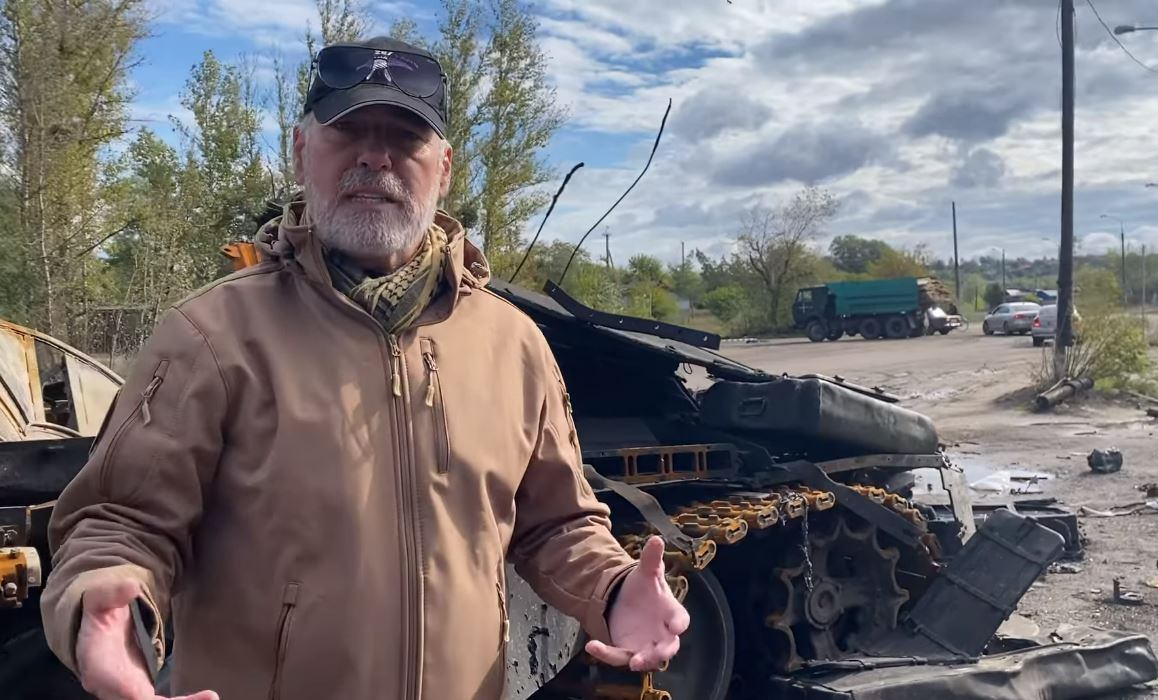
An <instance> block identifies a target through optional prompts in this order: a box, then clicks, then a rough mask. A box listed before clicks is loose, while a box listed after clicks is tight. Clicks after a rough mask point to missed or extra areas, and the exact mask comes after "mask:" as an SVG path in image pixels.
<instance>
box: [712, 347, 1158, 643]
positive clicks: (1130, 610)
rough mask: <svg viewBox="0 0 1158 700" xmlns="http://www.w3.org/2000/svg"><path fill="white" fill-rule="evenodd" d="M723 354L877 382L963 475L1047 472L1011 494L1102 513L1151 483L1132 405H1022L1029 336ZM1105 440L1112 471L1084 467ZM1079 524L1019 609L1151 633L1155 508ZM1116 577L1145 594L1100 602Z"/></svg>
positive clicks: (1146, 429)
mask: <svg viewBox="0 0 1158 700" xmlns="http://www.w3.org/2000/svg"><path fill="white" fill-rule="evenodd" d="M722 352H723V353H724V354H725V355H727V356H730V357H733V358H735V359H737V360H739V361H742V362H744V363H746V364H749V365H752V366H755V367H758V368H760V369H764V370H766V371H771V372H776V373H780V372H787V373H789V374H808V373H818V374H827V375H830V376H832V375H840V376H842V377H844V378H845V379H846V380H847V381H851V382H856V383H858V384H863V385H866V386H870V387H871V386H880V387H882V388H883V389H885V390H887V391H889V392H891V393H893V394H896V395H898V396H900V397H902V399H903V402H902V405H904V406H906V407H908V408H912V409H914V410H917V411H920V412H922V413H925V414H926V415H929V416H930V417H932V418H933V419H934V420H935V421H936V423H937V427H938V430H939V432H940V435H941V438H942V440H943V441H944V442H945V443H946V444H948V445H950V446H951V447H950V449H949V453H950V456H951V457H952V458H953V459H954V461H955V462H957V463H958V464H961V465H962V466H964V467H965V468H966V473H967V476H968V478H969V480H970V481H971V482H973V481H975V480H977V479H978V478H980V477H983V476H984V475H985V474H986V473H987V472H988V471H1001V470H1010V469H1011V470H1015V471H1030V472H1041V473H1044V474H1046V475H1048V476H1049V477H1050V478H1048V479H1047V480H1045V481H1042V482H1039V483H1038V485H1039V486H1040V487H1041V489H1042V491H1043V493H1042V494H1034V495H1033V496H1018V498H1030V497H1031V498H1042V497H1053V498H1056V499H1058V500H1059V501H1060V502H1061V503H1062V504H1064V505H1065V506H1067V507H1069V508H1072V509H1075V510H1076V509H1078V508H1079V507H1081V506H1086V507H1088V508H1092V509H1094V510H1099V511H1105V510H1107V509H1109V508H1111V507H1114V506H1121V505H1125V504H1131V503H1142V502H1144V501H1145V500H1146V494H1145V493H1143V492H1141V491H1139V490H1138V489H1137V486H1139V485H1141V484H1145V483H1154V482H1158V443H1156V441H1155V437H1154V434H1155V431H1156V430H1158V420H1155V419H1151V418H1148V417H1147V416H1146V412H1145V407H1144V406H1143V404H1142V403H1141V402H1139V401H1134V400H1131V401H1111V400H1108V399H1104V398H1100V397H1097V396H1092V397H1087V398H1083V399H1082V400H1078V401H1074V402H1070V403H1067V404H1064V405H1063V406H1060V407H1058V408H1056V409H1054V410H1052V411H1050V412H1048V413H1036V412H1034V411H1032V410H1031V409H1030V403H1031V400H1032V397H1033V395H1034V394H1033V392H1032V391H1029V390H1027V389H1026V387H1028V386H1029V385H1030V383H1031V378H1032V374H1033V372H1034V370H1035V369H1036V368H1038V367H1040V365H1041V363H1042V360H1043V355H1044V353H1043V350H1042V349H1040V348H1035V347H1033V344H1032V342H1031V340H1030V339H1029V338H1028V337H1021V336H1013V337H1002V336H988V337H987V336H984V335H982V334H981V332H980V330H979V328H978V325H977V324H974V327H973V328H972V329H971V330H969V331H967V332H955V333H951V334H949V335H948V336H930V337H923V338H916V339H910V340H904V341H864V340H861V339H859V338H857V339H853V338H844V339H842V340H840V341H838V342H835V343H828V342H826V343H822V344H815V343H810V342H808V341H807V340H803V339H801V340H778V341H769V342H764V343H754V344H725V345H724V347H723V349H722ZM1111 447H1116V448H1118V449H1119V450H1121V452H1122V456H1123V467H1122V470H1121V471H1120V472H1118V473H1113V474H1096V473H1094V472H1092V471H1091V470H1090V468H1089V466H1088V465H1087V461H1086V456H1087V455H1088V454H1089V453H1090V452H1091V451H1092V450H1094V449H1108V448H1111ZM973 495H974V499H975V502H977V503H987V502H993V501H994V499H993V497H992V495H991V494H986V493H983V492H978V491H974V494H973ZM1003 498H1004V499H1008V498H1010V496H1008V495H1005V496H1004V497H1003ZM997 500H1001V498H998V499H997ZM1079 521H1080V526H1081V529H1082V532H1083V534H1084V535H1085V537H1086V538H1087V541H1086V545H1085V558H1084V560H1082V561H1079V562H1076V566H1077V567H1078V568H1079V569H1080V571H1079V572H1078V573H1050V574H1047V575H1045V576H1043V577H1042V579H1041V580H1040V581H1039V582H1038V583H1037V584H1035V585H1034V588H1033V589H1032V590H1031V591H1030V592H1029V593H1028V595H1026V597H1025V598H1024V599H1023V600H1022V603H1021V606H1020V609H1019V611H1018V612H1019V613H1020V614H1022V615H1024V616H1026V617H1028V618H1029V619H1030V620H1032V621H1033V622H1034V623H1036V624H1037V625H1038V626H1039V628H1040V631H1041V632H1043V633H1045V634H1048V633H1049V632H1051V631H1053V630H1054V629H1056V628H1057V627H1058V625H1059V624H1061V623H1071V624H1077V625H1091V626H1096V627H1103V628H1111V629H1121V630H1129V631H1135V632H1140V633H1144V634H1146V635H1148V636H1149V637H1150V638H1151V639H1152V640H1154V641H1155V642H1158V511H1154V510H1149V509H1147V510H1146V511H1145V512H1143V513H1139V514H1135V515H1126V516H1121V517H1113V518H1098V517H1081V518H1080V519H1079ZM1115 577H1118V578H1120V580H1121V586H1122V589H1123V590H1125V591H1132V592H1136V593H1139V594H1141V596H1142V598H1143V603H1142V604H1141V605H1137V606H1126V605H1121V604H1114V603H1111V602H1108V601H1109V600H1110V599H1111V598H1112V590H1113V579H1114V578H1115Z"/></svg>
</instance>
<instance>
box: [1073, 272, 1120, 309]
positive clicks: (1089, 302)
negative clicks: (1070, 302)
mask: <svg viewBox="0 0 1158 700" xmlns="http://www.w3.org/2000/svg"><path fill="white" fill-rule="evenodd" d="M1120 276H1121V275H1120V274H1115V273H1114V272H1113V271H1112V270H1108V269H1099V268H1095V267H1092V266H1089V265H1083V266H1081V267H1080V268H1078V270H1077V273H1076V274H1075V275H1074V287H1075V294H1074V305H1075V306H1077V307H1078V308H1080V309H1081V313H1082V315H1085V316H1088V315H1094V314H1108V313H1113V312H1114V311H1117V310H1118V309H1119V308H1120V307H1121V306H1122V287H1121V285H1119V284H1118V278H1119V277H1120Z"/></svg>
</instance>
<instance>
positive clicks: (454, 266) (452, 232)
mask: <svg viewBox="0 0 1158 700" xmlns="http://www.w3.org/2000/svg"><path fill="white" fill-rule="evenodd" d="M434 225H436V226H440V227H441V228H442V230H443V231H445V232H446V237H447V247H448V250H447V251H446V252H447V263H448V264H447V266H446V282H447V287H448V288H450V289H458V290H459V291H460V293H467V294H469V293H470V290H471V289H472V288H474V289H481V288H482V287H485V286H486V285H487V283H488V282H489V281H490V278H491V271H490V265H489V263H488V262H487V259H486V256H485V255H484V254H483V252H482V250H480V249H479V248H478V247H477V246H476V245H474V244H473V243H471V242H470V240H468V239H467V236H466V229H464V228H463V226H462V224H461V223H460V222H459V221H458V220H457V219H455V218H454V217H452V216H450V214H448V213H446V212H445V211H443V210H441V209H440V210H438V211H437V212H435V216H434ZM254 247H255V248H256V249H257V253H258V257H259V258H260V260H261V261H262V262H290V261H296V262H297V263H298V264H300V265H301V267H302V269H303V270H304V271H305V273H306V275H307V276H308V277H310V278H312V279H314V280H316V281H319V282H323V283H324V284H326V285H331V284H332V281H331V279H330V273H329V271H328V269H327V268H326V264H325V261H324V259H323V257H322V244H321V241H319V240H318V238H317V236H316V235H315V234H314V228H313V224H312V223H311V222H310V220H309V211H308V210H307V208H306V203H305V201H304V199H302V197H301V195H298V196H296V197H294V198H293V199H291V200H290V201H288V202H286V203H285V204H284V205H283V206H282V211H281V214H279V215H277V216H275V217H273V218H272V219H270V220H269V221H267V222H265V223H264V224H262V225H261V226H260V227H259V228H258V230H257V234H256V235H255V237H254ZM445 296H448V297H450V299H449V303H450V308H448V309H445V311H446V312H447V313H449V311H451V310H453V307H454V306H455V305H456V303H457V298H458V296H459V295H458V294H453V295H445ZM432 306H433V307H442V306H443V304H442V303H436V304H433V305H432Z"/></svg>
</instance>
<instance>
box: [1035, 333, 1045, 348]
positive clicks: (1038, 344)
mask: <svg viewBox="0 0 1158 700" xmlns="http://www.w3.org/2000/svg"><path fill="white" fill-rule="evenodd" d="M1043 345H1045V338H1042V337H1041V336H1038V337H1036V338H1034V339H1033V347H1035V348H1040V347H1041V346H1043Z"/></svg>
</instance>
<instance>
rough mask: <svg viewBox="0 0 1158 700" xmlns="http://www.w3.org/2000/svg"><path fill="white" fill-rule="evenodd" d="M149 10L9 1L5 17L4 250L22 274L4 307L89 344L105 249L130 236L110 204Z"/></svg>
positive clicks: (132, 1) (0, 34) (1, 44)
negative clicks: (112, 150) (113, 166)
mask: <svg viewBox="0 0 1158 700" xmlns="http://www.w3.org/2000/svg"><path fill="white" fill-rule="evenodd" d="M144 4H145V3H144V2H143V0H116V1H113V0H74V1H73V2H69V3H68V4H67V6H63V5H60V4H59V3H54V2H48V1H47V0H7V2H5V3H4V5H3V8H2V10H0V118H2V124H0V133H3V137H4V139H5V144H4V145H5V159H4V160H5V165H6V166H7V167H5V168H4V169H3V170H4V175H3V178H4V186H3V189H4V190H5V194H4V195H3V204H4V207H5V209H6V210H7V211H6V213H7V214H8V216H6V217H5V221H4V222H3V223H2V224H0V244H2V245H3V246H4V256H3V257H4V258H6V261H5V264H4V266H3V267H4V268H5V271H6V272H8V271H11V273H12V274H13V280H12V281H11V282H9V283H8V284H4V285H0V290H3V291H4V292H5V293H6V296H8V295H10V296H8V298H6V299H4V300H3V301H0V306H2V307H4V308H5V309H6V310H9V311H10V312H12V314H13V316H14V317H16V318H17V319H18V320H21V321H23V322H25V323H27V324H29V325H33V326H36V327H38V328H40V329H41V330H44V331H47V332H49V333H51V334H53V335H57V336H60V337H62V338H63V339H65V340H70V341H72V342H74V343H77V344H83V343H84V342H85V341H86V338H85V335H86V320H87V318H88V314H89V311H90V295H89V294H88V289H89V285H90V283H91V282H92V281H93V279H94V278H95V277H97V276H99V274H98V270H99V268H100V266H101V265H102V263H101V261H100V259H99V258H98V257H97V256H96V255H95V254H94V251H96V250H97V249H98V248H99V247H100V246H101V245H102V244H103V243H104V241H106V240H107V239H108V238H110V237H111V236H113V235H115V234H116V233H117V232H118V231H119V230H120V229H122V228H123V227H124V221H122V220H121V219H120V218H119V217H118V215H117V212H111V211H108V210H106V209H105V208H104V207H102V206H101V201H102V192H103V190H104V188H106V187H107V186H108V185H109V180H108V177H107V174H108V169H109V158H108V155H107V147H108V146H110V145H111V144H113V143H114V142H115V141H116V140H118V139H119V138H121V136H122V135H124V133H125V130H126V121H127V112H128V105H129V103H130V101H131V99H132V91H131V90H130V89H129V85H128V75H129V72H130V71H131V70H132V68H133V67H134V65H135V63H136V59H135V58H134V51H135V48H136V46H137V44H138V42H139V41H140V40H141V39H142V38H143V37H144V35H145V31H146V24H145V19H144V12H145V7H144Z"/></svg>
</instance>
